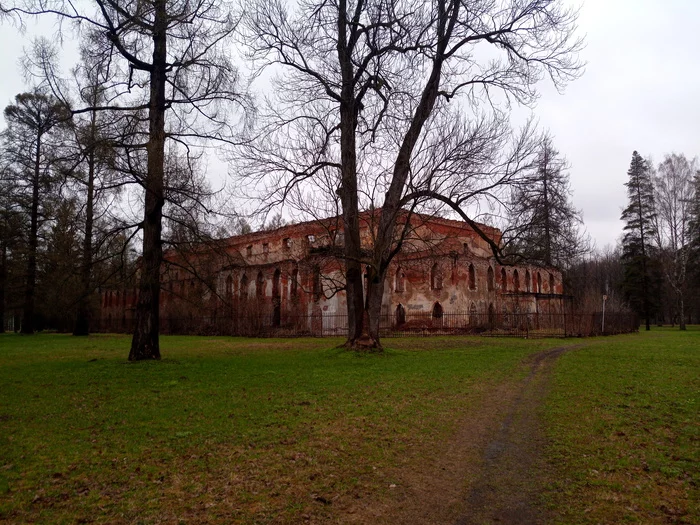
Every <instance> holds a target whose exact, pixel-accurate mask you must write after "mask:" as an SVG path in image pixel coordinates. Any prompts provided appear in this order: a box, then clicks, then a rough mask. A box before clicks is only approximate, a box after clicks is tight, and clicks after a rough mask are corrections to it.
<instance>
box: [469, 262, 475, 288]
mask: <svg viewBox="0 0 700 525" xmlns="http://www.w3.org/2000/svg"><path fill="white" fill-rule="evenodd" d="M469 289H470V290H476V270H474V265H473V264H471V263H469Z"/></svg>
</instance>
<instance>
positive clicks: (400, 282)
mask: <svg viewBox="0 0 700 525" xmlns="http://www.w3.org/2000/svg"><path fill="white" fill-rule="evenodd" d="M394 290H395V291H397V292H403V291H405V290H406V274H405V273H404V271H403V270H402V269H401V268H397V269H396V285H395V287H394ZM402 308H403V307H402Z"/></svg>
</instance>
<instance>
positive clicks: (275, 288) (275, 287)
mask: <svg viewBox="0 0 700 525" xmlns="http://www.w3.org/2000/svg"><path fill="white" fill-rule="evenodd" d="M281 276H282V272H280V269H279V268H276V269H275V274H274V276H273V277H272V297H279V296H280V277H281Z"/></svg>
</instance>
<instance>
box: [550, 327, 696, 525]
mask: <svg viewBox="0 0 700 525" xmlns="http://www.w3.org/2000/svg"><path fill="white" fill-rule="evenodd" d="M690 328H691V329H690V330H689V331H687V332H685V333H683V332H679V331H678V330H677V329H676V330H671V329H658V328H655V329H653V330H652V331H651V332H649V333H645V332H641V333H639V334H630V335H626V336H617V337H610V338H598V339H594V340H590V346H588V347H587V348H585V349H583V350H579V351H575V352H570V353H568V354H565V355H564V356H562V358H561V359H560V360H559V362H558V363H557V366H556V370H555V376H554V381H553V386H554V388H553V390H552V394H551V396H550V399H549V402H548V404H547V407H546V410H547V421H548V427H549V431H550V438H551V439H552V441H553V446H552V449H551V450H550V459H551V461H552V464H553V468H554V470H553V477H554V479H555V480H556V481H554V482H553V483H552V484H551V486H550V490H549V492H548V493H547V494H546V495H545V497H546V501H547V502H548V504H549V505H550V507H551V508H552V509H553V510H554V511H555V513H556V514H557V515H558V522H559V523H566V524H578V523H581V524H583V523H628V522H629V523H700V503H699V500H700V498H699V497H698V496H699V495H700V493H699V491H698V484H700V331H699V330H698V327H690Z"/></svg>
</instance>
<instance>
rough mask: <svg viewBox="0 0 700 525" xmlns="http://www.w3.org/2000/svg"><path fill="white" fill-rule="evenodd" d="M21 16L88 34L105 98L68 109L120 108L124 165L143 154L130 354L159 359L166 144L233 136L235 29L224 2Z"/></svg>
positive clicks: (25, 6) (154, 0)
mask: <svg viewBox="0 0 700 525" xmlns="http://www.w3.org/2000/svg"><path fill="white" fill-rule="evenodd" d="M9 11H10V12H11V13H15V14H18V15H20V16H26V15H44V14H45V15H50V16H58V17H59V19H60V20H61V21H62V22H65V23H71V22H73V23H75V27H76V28H78V27H81V28H82V29H81V31H86V32H87V33H88V34H89V37H90V38H91V42H92V46H93V48H92V52H93V53H95V54H100V55H101V56H102V57H103V60H104V62H105V63H107V64H109V75H108V78H109V79H111V80H110V82H109V84H108V86H107V96H106V101H107V102H106V103H104V104H100V105H98V106H97V107H95V106H88V107H84V108H77V109H74V110H73V111H74V113H79V112H90V111H92V110H93V109H98V110H103V109H110V110H114V111H127V112H129V113H130V115H131V118H132V120H133V123H134V125H133V128H132V132H131V133H130V135H129V136H128V137H125V139H124V140H122V144H121V147H122V149H123V152H124V154H125V155H126V156H127V160H126V161H125V164H126V165H128V164H129V163H130V162H132V160H134V159H133V158H132V156H134V158H136V159H138V158H140V156H139V152H143V151H145V157H146V159H145V161H146V170H145V173H143V174H141V173H140V172H138V171H136V172H134V173H133V176H134V178H135V179H136V181H137V182H138V184H140V185H141V187H142V188H143V193H144V197H143V203H144V204H143V219H142V221H141V224H140V228H141V231H142V238H143V250H142V258H141V272H140V275H141V276H140V284H139V298H138V304H137V307H136V326H135V330H134V337H133V340H132V345H131V351H130V353H129V359H130V360H140V359H158V358H160V346H159V338H158V334H159V301H160V270H161V263H162V259H163V248H162V218H163V205H164V202H165V199H166V188H165V168H164V166H165V157H166V142H168V141H174V142H175V143H176V144H178V145H180V147H181V149H182V150H183V151H184V154H186V155H187V154H189V152H190V151H192V149H193V148H195V149H196V148H197V147H199V146H203V145H204V142H208V141H210V140H223V141H226V140H229V139H230V137H232V136H233V128H232V126H231V124H230V121H229V118H230V112H229V111H228V109H229V108H228V105H229V104H230V103H231V102H235V101H238V102H240V101H241V100H242V99H241V97H240V95H239V93H238V91H237V90H236V86H235V84H236V80H237V73H236V69H235V68H234V67H233V65H232V63H231V60H230V58H229V54H228V48H227V45H228V40H229V38H230V36H231V34H232V32H233V30H234V28H235V26H236V23H235V20H234V19H233V18H232V16H231V12H230V9H229V6H228V5H227V4H226V3H225V2H224V1H222V0H197V1H195V2H190V1H188V0H176V1H172V2H170V1H167V2H166V0H147V1H145V2H137V3H133V2H122V1H120V0H93V1H91V2H85V3H82V4H75V3H73V2H68V1H66V0H50V1H49V2H45V1H41V2H38V1H35V0H17V1H16V2H14V3H13V4H12V5H10V7H9Z"/></svg>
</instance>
